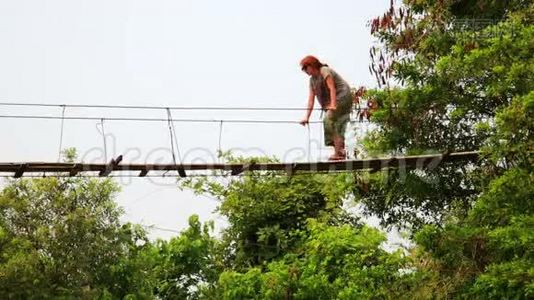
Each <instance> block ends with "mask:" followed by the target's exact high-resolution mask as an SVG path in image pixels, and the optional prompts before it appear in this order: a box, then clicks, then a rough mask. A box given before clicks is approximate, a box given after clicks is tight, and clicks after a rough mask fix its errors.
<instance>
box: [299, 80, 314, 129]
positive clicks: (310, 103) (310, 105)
mask: <svg viewBox="0 0 534 300" xmlns="http://www.w3.org/2000/svg"><path fill="white" fill-rule="evenodd" d="M314 102H315V92H314V91H313V89H312V88H311V86H310V92H309V96H308V109H307V110H306V116H305V117H304V119H302V121H300V124H301V125H302V126H305V125H306V124H308V121H309V120H310V116H311V113H312V111H313V104H314Z"/></svg>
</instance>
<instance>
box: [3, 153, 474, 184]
mask: <svg viewBox="0 0 534 300" xmlns="http://www.w3.org/2000/svg"><path fill="white" fill-rule="evenodd" d="M479 155H480V154H479V152H478V151H469V152H453V153H445V154H428V155H414V156H398V157H384V158H369V159H355V160H343V161H325V162H297V163H232V164H219V163H212V164H210V163H208V164H202V163H199V164H121V161H122V156H119V157H118V158H116V159H112V160H111V161H110V162H109V163H107V164H95V163H50V162H26V163H20V162H19V163H10V162H9V163H0V174H2V173H3V174H5V175H7V174H9V176H13V177H15V178H19V177H23V176H24V174H28V173H40V174H43V173H44V174H47V175H50V176H53V175H54V174H56V175H58V174H62V175H63V176H76V175H78V174H80V173H87V172H92V173H94V172H98V176H102V177H105V176H108V175H110V174H112V173H114V172H129V173H132V172H136V174H137V176H139V177H144V176H147V174H148V173H149V172H156V171H167V172H168V171H177V172H178V173H179V176H180V177H186V176H187V171H201V170H206V171H209V170H220V171H228V172H230V174H229V175H239V174H241V173H242V172H244V171H283V172H287V173H288V175H292V174H294V173H296V172H338V171H355V170H373V171H376V170H380V169H385V168H405V169H414V168H417V169H422V168H432V167H435V166H437V165H438V164H440V163H441V162H457V161H477V160H478V159H479Z"/></svg>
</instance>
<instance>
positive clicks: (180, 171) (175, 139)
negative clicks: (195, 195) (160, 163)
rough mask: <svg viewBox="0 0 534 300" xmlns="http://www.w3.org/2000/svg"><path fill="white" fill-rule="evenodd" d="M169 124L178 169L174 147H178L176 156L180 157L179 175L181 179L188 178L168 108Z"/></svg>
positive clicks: (173, 156)
mask: <svg viewBox="0 0 534 300" xmlns="http://www.w3.org/2000/svg"><path fill="white" fill-rule="evenodd" d="M167 122H168V125H169V133H170V136H171V151H172V160H173V163H174V165H175V166H176V167H177V166H178V164H177V163H176V155H175V154H174V146H175V145H176V154H177V155H178V159H179V160H180V167H179V168H177V171H178V175H180V177H186V173H185V170H184V169H183V167H182V166H181V165H182V164H183V162H182V156H181V155H180V148H179V147H178V138H177V136H176V129H175V128H174V123H173V120H172V114H171V109H170V108H168V107H167Z"/></svg>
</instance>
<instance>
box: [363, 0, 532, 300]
mask: <svg viewBox="0 0 534 300" xmlns="http://www.w3.org/2000/svg"><path fill="white" fill-rule="evenodd" d="M533 12H534V3H533V1H519V0H518V1H513V0H512V1H425V0H414V1H405V3H404V5H403V6H401V7H399V8H395V7H392V8H391V9H390V10H389V11H388V12H387V13H386V14H385V15H384V16H382V17H380V18H378V19H375V20H374V21H373V23H372V31H373V32H374V34H375V35H376V36H377V37H378V38H379V40H380V41H381V42H382V43H383V44H382V48H380V49H378V48H377V49H372V50H371V55H372V56H373V57H374V59H375V63H374V65H372V66H371V70H372V72H373V73H374V74H376V76H377V79H378V80H379V81H380V82H381V84H382V86H383V87H384V89H382V90H376V91H373V92H372V93H371V94H370V96H371V97H374V98H375V99H376V100H377V101H378V102H379V103H380V104H381V109H380V110H379V111H378V112H377V113H375V114H374V116H373V120H374V121H375V122H377V124H379V129H378V130H377V131H375V132H374V133H372V134H371V135H370V136H369V137H368V139H367V141H366V147H367V150H368V151H369V152H388V153H406V154H408V153H421V152H427V151H440V152H442V151H451V150H452V151H462V150H479V149H480V150H481V151H482V155H483V159H481V161H479V162H478V163H477V164H474V165H460V164H449V165H443V166H440V167H437V168H435V169H432V170H425V171H411V172H408V173H407V174H402V173H400V172H398V171H393V172H383V173H378V174H374V175H371V176H370V180H368V181H366V182H362V183H361V184H360V186H359V187H358V188H357V189H356V194H357V196H358V197H361V199H362V201H363V203H365V205H366V207H367V210H368V212H369V213H376V214H378V215H379V216H381V217H382V220H383V223H384V224H397V225H405V224H409V225H412V226H413V225H415V226H413V228H415V230H414V231H413V232H414V234H415V241H416V242H417V244H418V246H417V247H416V248H415V249H414V254H413V255H414V256H413V257H414V262H415V264H414V267H415V272H414V274H418V276H419V277H418V278H419V279H418V285H417V286H416V287H414V288H413V289H411V292H410V293H407V295H409V296H410V297H414V298H433V299H434V298H442V299H449V298H475V299H528V298H532V297H533V291H534V284H533V282H534V257H533V255H532V250H531V249H534V244H533V241H534V240H533V239H532V237H533V236H534V231H533V230H534V227H533V226H532V225H533V220H534V219H533V212H534V211H533V209H534V207H533V203H532V199H533V196H534V190H533V189H532V186H533V183H534V182H533V179H534V175H533V172H532V171H533V170H532V165H533V162H534V157H533V154H532V149H533V146H534V145H533V143H534V142H533V137H532V129H533V124H534V120H533V119H532V113H533V108H534V105H533V103H534V98H533V97H534V92H533V90H534V76H533V75H532V74H534V72H533V71H534V69H533V68H534V54H533V53H534V51H533V50H534V25H533V21H534V19H533V17H532V16H533V15H534V14H533ZM464 18H469V19H470V20H471V22H470V23H465V22H463V21H465V19H464ZM489 18H493V19H491V22H480V21H484V20H485V21H487V20H488V19H489ZM477 21H478V22H480V23H479V24H476V26H475V27H473V23H474V22H477ZM377 51H381V52H377ZM394 82H396V83H400V86H397V87H391V86H390V85H388V83H389V84H394ZM424 224H431V225H426V226H425V225H424ZM419 228H422V229H421V230H419Z"/></svg>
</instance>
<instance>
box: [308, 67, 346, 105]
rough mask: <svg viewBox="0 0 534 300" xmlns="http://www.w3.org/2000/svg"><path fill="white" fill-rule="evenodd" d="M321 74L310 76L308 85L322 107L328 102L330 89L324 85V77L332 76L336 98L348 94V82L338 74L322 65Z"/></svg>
mask: <svg viewBox="0 0 534 300" xmlns="http://www.w3.org/2000/svg"><path fill="white" fill-rule="evenodd" d="M320 72H321V74H320V75H318V76H311V77H310V87H311V88H312V89H313V91H314V93H315V95H316V96H317V100H318V101H319V104H320V105H321V107H322V108H323V109H324V108H326V107H328V105H329V104H330V90H329V89H328V87H327V86H326V78H327V77H328V76H332V79H334V85H335V87H336V99H337V100H339V99H342V98H343V97H345V96H347V95H348V94H350V86H349V84H348V83H347V82H346V81H345V80H344V79H343V78H341V76H339V74H338V73H337V72H336V71H334V70H333V69H332V68H330V67H328V66H322V67H321V69H320Z"/></svg>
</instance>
